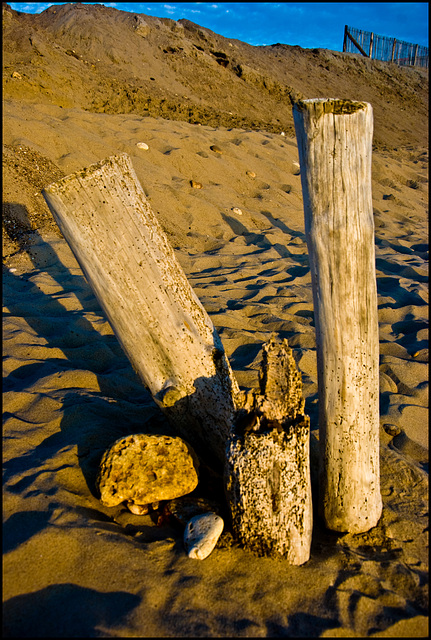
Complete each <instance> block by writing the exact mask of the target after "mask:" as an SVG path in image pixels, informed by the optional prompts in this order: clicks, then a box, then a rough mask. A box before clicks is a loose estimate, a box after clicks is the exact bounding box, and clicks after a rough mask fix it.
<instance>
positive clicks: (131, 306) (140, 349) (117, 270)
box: [43, 154, 238, 463]
mask: <svg viewBox="0 0 431 640" xmlns="http://www.w3.org/2000/svg"><path fill="white" fill-rule="evenodd" d="M43 195H44V198H45V200H46V202H47V203H48V206H49V208H50V210H51V212H52V214H53V216H54V219H55V220H56V222H57V224H58V226H59V227H60V230H61V231H62V233H63V236H64V238H65V239H66V240H67V242H68V244H69V246H70V247H71V249H72V251H73V253H74V255H75V257H76V259H77V261H78V263H79V265H80V267H81V268H82V271H83V272H84V274H85V277H86V279H87V280H88V282H89V284H90V285H91V287H92V289H93V291H94V294H95V296H96V298H97V300H98V302H99V303H100V305H101V307H102V309H103V311H104V312H105V314H106V316H107V318H108V320H109V322H110V324H111V326H112V328H113V330H114V332H115V334H116V336H117V338H118V340H119V342H120V344H121V345H122V347H123V349H124V351H125V353H126V354H127V356H128V358H129V360H130V362H131V363H132V365H133V367H134V369H135V371H136V372H137V373H138V374H139V376H140V377H141V379H142V381H143V382H144V384H145V385H146V386H147V388H148V389H149V390H150V392H151V394H152V395H153V397H154V399H155V401H156V403H157V404H158V405H159V406H160V407H161V409H162V410H163V411H164V412H165V414H166V415H167V417H168V418H169V419H170V421H171V422H172V423H173V424H174V426H175V428H177V429H178V430H179V431H180V433H181V434H182V435H183V436H184V437H185V439H186V440H187V441H188V442H190V444H192V446H193V447H194V448H196V450H197V452H199V453H200V454H201V455H202V454H204V457H205V454H206V455H208V456H212V455H215V456H216V457H217V458H218V460H219V461H220V462H221V463H223V462H224V458H225V448H226V440H227V436H228V433H229V431H230V428H231V425H232V421H233V417H234V412H235V407H234V396H235V394H236V393H237V391H238V386H237V383H236V380H235V378H234V376H233V374H232V371H231V368H230V365H229V362H228V360H227V358H226V355H225V352H224V349H223V345H222V343H221V340H220V338H219V336H218V334H217V332H216V330H215V328H214V326H213V324H212V322H211V320H210V318H209V316H208V314H207V313H206V311H205V310H204V308H203V307H202V305H201V303H200V302H199V300H198V298H197V296H196V295H195V293H194V292H193V289H192V288H191V286H190V284H189V282H188V281H187V278H186V276H185V274H184V272H183V270H182V268H181V266H180V265H179V263H178V261H177V259H176V258H175V255H174V252H173V249H172V247H171V245H170V244H169V242H168V240H167V238H166V235H165V233H164V232H163V230H162V228H161V226H160V224H159V223H158V221H157V219H156V217H155V215H154V213H153V212H152V210H151V207H150V205H149V203H148V201H147V198H146V196H145V194H144V191H143V189H142V187H141V185H140V183H139V181H138V178H137V176H136V174H135V171H134V169H133V167H132V163H131V160H130V158H129V156H128V155H126V154H122V155H119V156H113V157H111V158H107V159H105V160H103V161H101V162H99V163H98V164H95V165H92V166H91V167H89V168H88V169H84V170H82V171H78V172H77V173H75V174H73V175H70V176H67V177H66V178H64V179H62V180H60V181H59V182H57V183H54V184H51V185H49V186H48V187H46V189H45V190H44V192H43Z"/></svg>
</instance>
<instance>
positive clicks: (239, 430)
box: [225, 337, 313, 565]
mask: <svg viewBox="0 0 431 640" xmlns="http://www.w3.org/2000/svg"><path fill="white" fill-rule="evenodd" d="M309 437H310V420H309V417H308V416H306V415H304V399H303V397H302V381H301V375H300V373H299V372H298V371H297V369H296V363H295V360H294V358H293V356H292V351H291V349H290V348H289V345H288V343H287V341H286V340H284V341H283V342H278V341H277V340H276V339H275V337H272V338H271V340H270V341H269V343H267V344H266V345H265V346H264V350H263V362H262V368H261V376H260V392H259V391H257V390H253V391H251V392H248V394H244V396H243V401H242V408H241V409H239V411H238V414H237V419H236V423H235V427H234V429H233V431H232V434H231V437H230V438H229V441H228V446H227V455H226V467H225V488H226V494H227V498H228V502H229V506H230V511H231V517H232V526H233V530H234V533H235V536H236V537H237V538H238V539H239V540H240V542H241V543H242V544H244V546H245V547H247V548H249V549H251V550H253V551H255V552H257V553H259V554H262V555H273V556H283V557H285V558H286V560H287V561H288V562H289V563H290V564H295V565H300V564H303V563H304V562H306V561H307V560H308V559H309V557H310V545H311V533H312V522H313V514H312V502H311V483H310V464H309Z"/></svg>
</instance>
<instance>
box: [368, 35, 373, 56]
mask: <svg viewBox="0 0 431 640" xmlns="http://www.w3.org/2000/svg"><path fill="white" fill-rule="evenodd" d="M373 40H374V33H371V35H370V53H369V56H368V57H369V58H371V57H372V55H373Z"/></svg>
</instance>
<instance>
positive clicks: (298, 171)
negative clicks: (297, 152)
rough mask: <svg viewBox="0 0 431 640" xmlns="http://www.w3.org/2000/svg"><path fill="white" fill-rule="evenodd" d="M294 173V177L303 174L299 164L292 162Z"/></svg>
mask: <svg viewBox="0 0 431 640" xmlns="http://www.w3.org/2000/svg"><path fill="white" fill-rule="evenodd" d="M292 173H293V175H294V176H299V174H300V173H301V167H300V166H299V162H292Z"/></svg>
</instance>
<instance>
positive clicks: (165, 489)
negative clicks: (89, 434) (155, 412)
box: [96, 433, 199, 515]
mask: <svg viewBox="0 0 431 640" xmlns="http://www.w3.org/2000/svg"><path fill="white" fill-rule="evenodd" d="M198 466H199V463H198V460H197V457H196V454H195V453H194V451H193V449H192V447H191V446H190V445H189V444H187V443H186V442H184V440H182V439H181V438H179V437H171V436H164V435H148V434H144V433H139V434H134V435H131V436H127V437H126V438H120V439H119V440H117V441H116V442H114V444H113V445H112V447H111V448H110V449H109V450H108V451H106V452H105V453H104V455H103V457H102V460H101V463H100V469H99V474H98V477H97V480H96V486H97V488H98V489H99V491H100V500H101V502H102V504H104V505H105V506H106V507H115V506H117V505H119V504H121V503H122V502H125V503H126V506H127V508H128V509H129V510H130V511H131V512H132V513H134V514H136V515H144V514H146V513H148V505H153V509H154V508H157V507H158V504H157V503H158V502H159V501H160V500H173V499H174V498H178V497H180V496H184V495H187V494H188V493H190V492H191V491H193V490H194V489H195V488H196V487H197V484H198V474H197V469H198Z"/></svg>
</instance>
